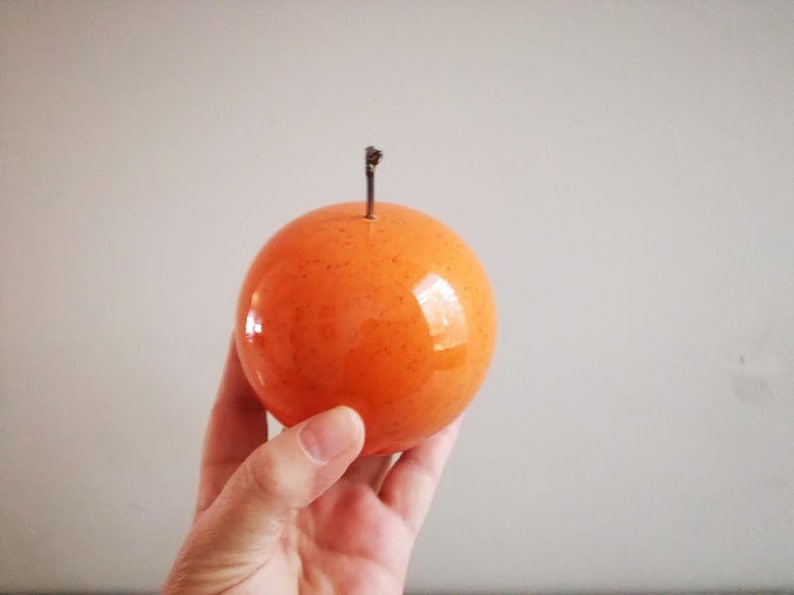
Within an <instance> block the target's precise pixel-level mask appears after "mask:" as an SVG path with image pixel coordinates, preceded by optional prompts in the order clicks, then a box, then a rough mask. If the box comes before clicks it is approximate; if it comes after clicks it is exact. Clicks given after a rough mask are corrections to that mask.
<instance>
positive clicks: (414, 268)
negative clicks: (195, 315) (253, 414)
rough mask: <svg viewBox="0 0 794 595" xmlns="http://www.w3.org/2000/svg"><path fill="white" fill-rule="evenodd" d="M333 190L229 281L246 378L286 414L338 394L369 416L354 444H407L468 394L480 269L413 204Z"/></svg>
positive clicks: (383, 447)
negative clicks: (235, 292)
mask: <svg viewBox="0 0 794 595" xmlns="http://www.w3.org/2000/svg"><path fill="white" fill-rule="evenodd" d="M364 213H365V210H364V203H363V202H351V203H344V204H336V205H332V206H328V207H325V208H321V209H318V210H316V211H313V212H311V213H308V214H306V215H304V216H302V217H300V218H298V219H296V220H295V221H293V222H292V223H290V224H288V225H287V226H285V227H284V228H282V229H281V230H280V231H279V232H278V233H277V234H276V235H275V236H274V237H273V238H272V239H271V240H270V241H269V242H268V243H267V244H266V245H265V246H264V247H263V248H262V250H261V251H260V252H259V254H258V255H257V256H256V258H255V260H254V262H253V264H252V265H251V268H250V270H249V272H248V274H247V276H246V278H245V281H244V283H243V287H242V290H241V292H240V297H239V302H238V308H237V321H236V327H235V340H236V344H237V349H238V352H239V355H240V361H241V362H242V366H243V370H244V371H245V374H246V377H247V378H248V381H249V382H250V383H251V385H252V387H253V388H254V390H255V392H256V393H257V395H258V396H259V398H260V400H261V401H262V403H263V405H264V406H265V408H266V409H267V410H268V411H270V412H271V414H272V415H273V416H274V417H275V418H276V419H277V420H278V421H279V422H281V423H282V424H284V425H285V426H291V425H293V424H296V423H298V422H300V421H302V420H304V419H306V418H307V417H309V416H311V415H314V414H315V413H318V412H320V411H323V410H326V409H328V408H330V407H333V406H335V405H339V404H344V405H348V406H350V407H352V408H354V409H355V410H356V411H358V412H359V414H360V415H361V416H362V418H363V420H364V423H365V427H366V441H365V445H364V451H363V453H364V454H376V453H377V454H385V453H395V452H399V451H403V450H406V449H408V448H411V447H413V446H416V445H417V444H419V443H421V442H422V441H423V440H424V439H426V438H428V437H429V436H432V435H433V434H435V433H437V432H438V431H440V430H441V429H443V428H444V427H445V426H446V425H448V424H449V423H451V422H452V421H453V420H454V419H455V418H456V417H458V416H459V415H460V413H461V412H462V411H463V410H464V409H465V408H466V406H467V405H468V404H469V403H470V401H471V400H472V398H473V397H474V395H475V394H476V392H477V390H478V389H479V387H480V385H481V383H482V382H483V379H484V378H485V375H486V372H487V370H488V366H489V364H490V361H491V357H492V354H493V350H494V341H495V336H496V312H495V305H494V298H493V294H492V292H491V287H490V284H489V282H488V278H487V276H486V274H485V271H484V270H483V268H482V266H481V265H480V263H479V261H478V260H477V258H476V256H475V255H474V253H473V252H472V251H471V250H470V249H469V248H468V247H467V246H466V244H465V243H464V242H463V240H461V238H459V237H458V236H457V235H456V234H455V233H454V232H453V231H452V230H450V229H449V228H448V227H446V226H444V225H443V224H442V223H440V222H438V221H437V220H435V219H433V218H431V217H430V216H428V215H426V214H424V213H421V212H419V211H416V210H413V209H410V208H407V207H404V206H399V205H396V204H389V203H378V205H377V210H376V214H375V215H374V218H373V219H369V218H367V217H365V216H364Z"/></svg>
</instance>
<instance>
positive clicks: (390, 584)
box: [163, 345, 460, 595]
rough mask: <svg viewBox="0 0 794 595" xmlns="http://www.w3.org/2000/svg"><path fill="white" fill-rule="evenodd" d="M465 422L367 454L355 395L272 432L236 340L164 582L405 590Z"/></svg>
mask: <svg viewBox="0 0 794 595" xmlns="http://www.w3.org/2000/svg"><path fill="white" fill-rule="evenodd" d="M459 425H460V422H459V421H457V422H455V423H453V424H452V425H450V426H449V427H448V428H447V429H445V430H444V431H442V432H441V433H440V434H438V435H436V436H435V437H433V438H431V439H429V440H428V441H426V442H425V443H424V444H422V445H420V446H418V447H416V448H414V449H412V450H409V451H406V452H404V453H403V454H402V455H401V456H400V458H399V459H398V460H397V462H396V463H394V464H393V465H392V457H390V456H368V457H359V453H360V451H361V448H362V446H363V443H364V426H363V423H362V421H361V418H360V417H359V416H358V414H357V413H356V412H355V411H353V410H352V409H349V408H347V407H337V408H334V409H331V410H330V411H326V412H323V413H320V414H318V415H316V416H314V417H312V418H310V419H309V420H306V421H305V422H303V423H301V424H298V425H296V426H294V427H292V428H290V429H286V430H284V431H283V432H282V433H281V434H279V435H278V436H277V437H275V438H273V439H272V440H270V441H268V434H267V418H266V414H265V410H264V409H263V408H262V405H261V404H260V402H259V401H258V400H257V398H256V396H255V395H254V393H253V391H252V389H251V387H250V385H249V384H248V382H247V380H246V378H245V376H244V374H243V372H242V369H241V367H240V361H239V359H238V356H237V351H236V349H235V347H234V345H232V347H231V349H230V351H229V355H228V358H227V361H226V368H225V371H224V374H223V379H222V381H221V385H220V388H219V390H218V396H217V399H216V402H215V404H214V406H213V408H212V413H211V416H210V420H209V425H208V427H207V434H206V437H205V442H204V452H203V457H202V463H201V478H200V482H199V494H198V502H197V506H196V512H195V517H194V520H193V525H192V527H191V529H190V532H189V534H188V536H187V538H186V539H185V542H184V544H183V545H182V549H181V550H180V552H179V554H178V557H177V559H176V562H175V563H174V566H173V568H172V570H171V573H170V575H169V576H168V578H167V580H166V583H165V586H164V587H163V593H165V594H169V595H170V594H176V593H191V594H196V595H200V594H205V593H207V594H209V593H220V592H224V593H274V594H277V595H289V594H293V593H294V594H297V593H301V594H308V593H346V594H349V595H359V594H362V595H371V594H373V593H378V594H379V595H380V594H382V595H389V594H398V593H402V592H403V586H404V583H405V574H406V570H407V567H408V561H409V558H410V554H411V549H412V547H413V545H414V542H415V540H416V536H417V533H418V531H419V528H420V527H421V525H422V523H423V521H424V518H425V515H426V514H427V511H428V508H429V507H430V503H431V500H432V498H433V494H434V493H435V490H436V487H437V485H438V481H439V478H440V476H441V472H442V470H443V468H444V465H445V464H446V461H447V458H448V456H449V454H450V451H451V450H452V446H453V444H454V442H455V437H456V435H457V432H458V428H459Z"/></svg>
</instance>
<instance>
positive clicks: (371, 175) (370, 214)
mask: <svg viewBox="0 0 794 595" xmlns="http://www.w3.org/2000/svg"><path fill="white" fill-rule="evenodd" d="M365 156H366V164H367V165H366V173H367V214H366V215H365V216H366V218H367V219H374V218H375V166H376V165H378V163H380V160H381V159H383V152H382V151H379V150H378V149H376V148H375V147H367V148H366V151H365Z"/></svg>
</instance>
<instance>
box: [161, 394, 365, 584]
mask: <svg viewBox="0 0 794 595" xmlns="http://www.w3.org/2000/svg"><path fill="white" fill-rule="evenodd" d="M363 444H364V424H363V422H362V421H361V418H360V417H359V415H358V414H357V413H356V412H355V411H353V410H352V409H350V408H348V407H336V408H334V409H331V410H329V411H325V412H323V413H320V414H318V415H315V416H314V417H311V418H309V419H308V420H306V421H304V422H302V423H301V424H299V425H297V426H294V427H292V428H290V429H287V430H284V431H283V432H282V433H281V434H279V435H278V436H277V437H276V438H274V439H273V440H271V441H269V442H266V443H265V444H263V445H261V446H260V447H259V448H257V449H256V450H255V451H254V452H253V453H251V455H250V456H249V457H248V458H247V459H246V460H245V461H244V462H243V464H242V465H240V467H239V468H238V469H237V471H235V473H234V474H233V475H232V476H231V478H230V479H229V481H228V482H227V484H226V486H225V487H224V488H223V490H222V491H221V493H220V495H219V496H218V498H217V499H216V500H215V502H213V504H212V506H210V507H209V508H208V509H207V510H206V511H205V512H204V513H203V514H202V515H201V516H200V517H199V518H198V520H197V521H196V523H195V525H194V526H193V528H192V530H191V532H190V534H189V535H188V537H187V539H186V541H185V544H184V545H183V547H182V551H181V552H180V554H179V557H178V559H177V564H176V565H175V567H174V570H173V571H172V577H169V582H171V581H172V580H174V581H177V582H178V583H179V587H178V588H176V589H175V590H176V591H181V590H183V589H184V590H187V591H190V592H191V593H193V592H200V591H203V590H204V589H205V588H206V589H208V590H209V591H211V592H218V591H221V590H223V589H227V588H229V587H231V586H233V585H235V584H236V583H238V582H240V581H241V580H243V579H245V578H246V577H247V576H249V575H250V574H251V573H253V572H254V571H255V570H256V569H257V568H259V567H261V566H262V565H263V564H265V563H266V562H267V561H268V559H269V558H270V556H271V555H272V553H273V550H274V547H275V546H276V545H277V544H278V543H279V539H280V537H281V533H282V530H283V528H284V526H285V524H287V523H288V522H290V521H291V520H292V519H293V518H294V516H295V514H296V513H297V512H298V510H300V509H301V508H303V507H305V506H307V505H309V504H310V503H311V502H312V501H313V500H315V499H316V498H318V497H319V496H321V495H322V494H323V493H324V492H325V491H326V490H328V488H330V487H331V486H332V485H333V484H334V482H336V481H337V480H338V479H339V478H340V477H341V476H342V474H343V473H344V472H345V470H346V469H347V467H348V466H349V465H350V463H351V462H353V460H354V459H355V458H356V457H357V456H358V455H359V453H360V452H361V448H362V446H363Z"/></svg>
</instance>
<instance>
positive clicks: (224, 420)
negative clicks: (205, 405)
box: [196, 340, 267, 514]
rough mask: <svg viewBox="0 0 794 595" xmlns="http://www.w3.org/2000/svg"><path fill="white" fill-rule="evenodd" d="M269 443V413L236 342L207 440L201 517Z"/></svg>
mask: <svg viewBox="0 0 794 595" xmlns="http://www.w3.org/2000/svg"><path fill="white" fill-rule="evenodd" d="M266 441H267V413H266V411H265V408H264V407H263V406H262V403H261V402H260V401H259V399H258V398H257V396H256V393H255V392H254V390H253V389H252V388H251V385H250V384H249V383H248V380H247V379H246V377H245V374H244V373H243V369H242V366H241V365H240V358H239V357H238V355H237V349H236V347H235V344H234V341H233V340H232V342H231V345H230V346H229V353H228V355H227V357H226V366H225V368H224V371H223V377H222V378H221V383H220V386H219V387H218V394H217V397H216V399H215V403H214V405H213V406H212V411H211V412H210V419H209V423H208V424H207V432H206V434H205V437H204V451H203V454H202V459H201V476H200V480H199V495H198V502H197V504H196V512H197V514H200V513H201V512H203V511H204V510H206V509H207V508H208V507H209V505H210V504H212V502H214V501H215V498H217V496H218V494H219V493H220V491H221V490H222V489H223V486H224V485H226V482H227V481H228V480H229V477H231V475H232V473H234V471H235V470H236V469H237V467H239V466H240V464H241V463H242V462H243V461H244V460H245V459H246V458H248V455H250V454H251V453H252V452H253V451H254V450H255V449H256V448H257V447H258V446H259V445H260V444H262V443H263V442H266Z"/></svg>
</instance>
